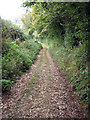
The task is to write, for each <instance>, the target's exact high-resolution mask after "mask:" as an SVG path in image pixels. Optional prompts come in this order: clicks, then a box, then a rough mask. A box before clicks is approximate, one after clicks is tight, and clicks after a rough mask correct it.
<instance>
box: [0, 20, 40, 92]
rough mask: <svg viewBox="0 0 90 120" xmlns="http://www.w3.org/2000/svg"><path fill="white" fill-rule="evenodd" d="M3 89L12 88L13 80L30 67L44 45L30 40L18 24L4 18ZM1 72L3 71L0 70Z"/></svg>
mask: <svg viewBox="0 0 90 120" xmlns="http://www.w3.org/2000/svg"><path fill="white" fill-rule="evenodd" d="M1 22H2V89H3V91H5V90H8V89H10V88H11V85H12V83H13V82H15V81H16V79H17V77H18V76H19V75H21V74H22V73H23V72H25V71H26V70H28V69H29V67H30V66H31V64H32V63H33V62H34V60H35V58H36V56H37V54H38V53H39V51H40V49H41V48H42V46H41V45H40V44H39V43H38V42H34V41H33V40H31V39H30V40H28V38H29V37H28V36H27V35H26V34H25V33H24V32H23V31H22V30H21V29H20V28H19V27H17V26H16V25H14V24H13V23H11V22H10V21H7V20H2V19H1ZM0 72H1V71H0Z"/></svg>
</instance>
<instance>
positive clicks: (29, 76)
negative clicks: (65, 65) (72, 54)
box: [2, 48, 86, 119]
mask: <svg viewBox="0 0 90 120" xmlns="http://www.w3.org/2000/svg"><path fill="white" fill-rule="evenodd" d="M2 110H3V118H69V119H70V118H86V114H85V112H84V111H83V109H82V106H81V104H79V101H78V100H77V99H76V98H75V95H74V92H73V91H72V89H71V88H70V84H69V82H68V79H66V77H65V75H64V74H63V73H62V71H61V70H60V69H59V67H58V66H57V65H56V63H55V62H54V61H53V59H52V58H51V57H50V55H49V53H48V50H46V49H45V48H44V49H42V50H41V51H40V54H39V55H38V57H37V60H36V61H35V63H34V64H33V65H32V66H31V67H30V69H29V70H28V71H27V72H26V73H24V74H23V75H22V76H21V77H20V78H19V79H18V80H17V82H16V83H15V85H14V86H13V87H12V89H11V91H10V94H9V95H7V96H6V95H3V107H2Z"/></svg>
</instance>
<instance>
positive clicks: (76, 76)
mask: <svg viewBox="0 0 90 120" xmlns="http://www.w3.org/2000/svg"><path fill="white" fill-rule="evenodd" d="M49 52H50V54H51V56H52V57H53V59H54V60H55V61H56V62H57V64H58V65H59V67H60V69H62V70H63V71H64V73H65V74H66V75H67V76H68V78H69V80H70V81H69V82H70V84H71V87H72V88H73V90H74V91H75V92H76V96H78V97H79V98H80V99H81V101H82V102H83V104H84V106H85V109H86V110H88V103H89V101H90V100H89V98H88V93H89V90H90V89H89V83H88V61H87V46H86V44H81V45H79V46H78V47H75V48H73V49H69V48H65V47H63V46H56V47H50V49H49Z"/></svg>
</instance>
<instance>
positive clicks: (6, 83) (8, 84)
mask: <svg viewBox="0 0 90 120" xmlns="http://www.w3.org/2000/svg"><path fill="white" fill-rule="evenodd" d="M1 82H2V88H3V91H5V90H9V89H10V88H11V85H12V82H11V81H10V80H1Z"/></svg>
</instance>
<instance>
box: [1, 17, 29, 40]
mask: <svg viewBox="0 0 90 120" xmlns="http://www.w3.org/2000/svg"><path fill="white" fill-rule="evenodd" d="M1 23H2V38H3V39H8V38H10V39H12V40H13V41H15V40H16V39H17V38H19V39H20V41H24V40H25V39H26V38H27V37H26V35H25V34H24V32H23V30H21V29H20V28H19V27H18V26H16V25H15V24H13V23H12V22H11V21H7V20H3V19H1Z"/></svg>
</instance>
